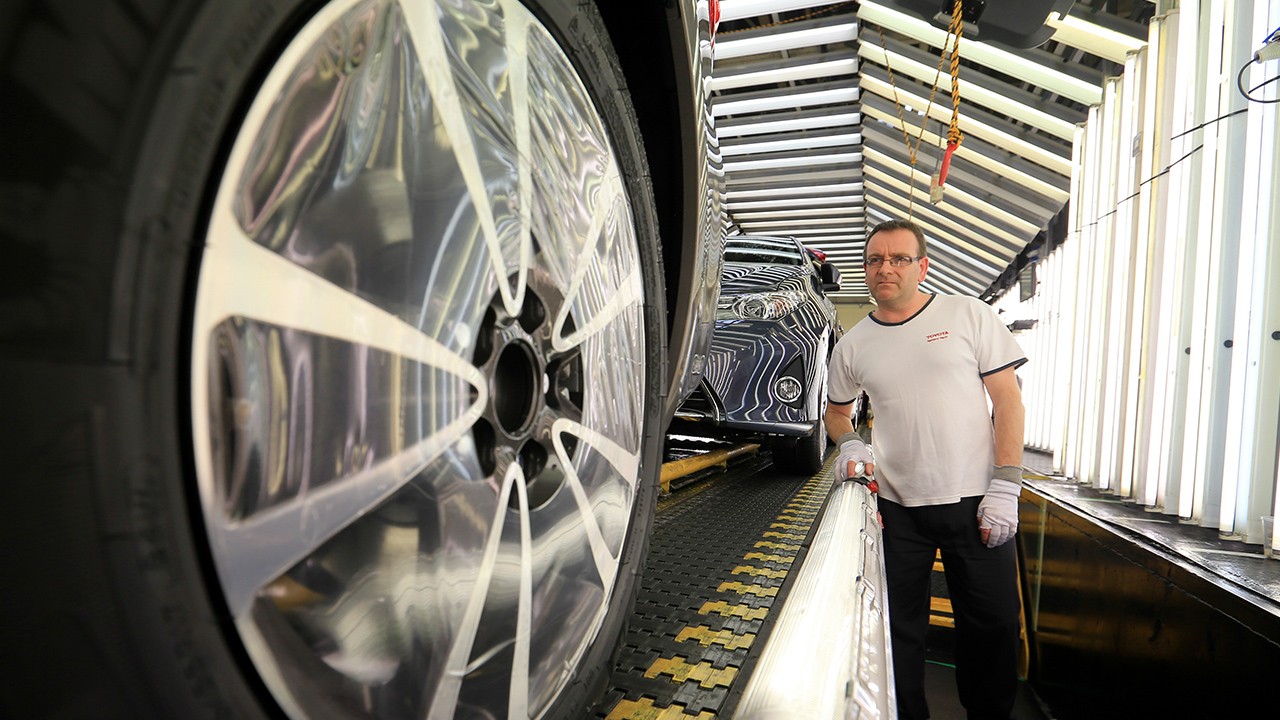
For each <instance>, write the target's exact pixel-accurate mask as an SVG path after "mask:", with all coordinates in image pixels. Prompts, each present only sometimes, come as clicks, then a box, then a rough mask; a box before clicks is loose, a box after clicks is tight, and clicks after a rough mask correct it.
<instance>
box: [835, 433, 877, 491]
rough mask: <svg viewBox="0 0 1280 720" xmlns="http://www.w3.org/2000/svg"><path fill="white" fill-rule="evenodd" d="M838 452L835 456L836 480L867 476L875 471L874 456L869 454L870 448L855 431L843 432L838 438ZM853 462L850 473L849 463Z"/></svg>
mask: <svg viewBox="0 0 1280 720" xmlns="http://www.w3.org/2000/svg"><path fill="white" fill-rule="evenodd" d="M839 445H840V454H839V455H837V456H836V467H835V472H836V480H837V481H844V480H848V479H849V478H851V477H855V478H858V477H869V476H870V475H871V474H872V473H873V472H875V464H876V461H875V458H874V457H872V456H871V448H869V447H867V445H866V443H864V442H862V438H859V437H858V435H857V433H845V434H844V436H843V437H841V438H840V443H839ZM851 462H852V463H854V467H853V469H852V474H851V471H850V468H849V463H851Z"/></svg>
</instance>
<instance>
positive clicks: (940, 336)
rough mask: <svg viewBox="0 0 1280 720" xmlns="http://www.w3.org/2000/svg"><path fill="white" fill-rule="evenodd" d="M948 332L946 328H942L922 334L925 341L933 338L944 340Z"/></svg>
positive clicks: (931, 340)
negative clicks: (938, 330)
mask: <svg viewBox="0 0 1280 720" xmlns="http://www.w3.org/2000/svg"><path fill="white" fill-rule="evenodd" d="M950 334H951V333H950V332H948V331H946V330H943V331H942V332H936V333H929V334H928V335H925V336H924V340H925V342H933V341H934V340H946V339H947V336H948V335H950Z"/></svg>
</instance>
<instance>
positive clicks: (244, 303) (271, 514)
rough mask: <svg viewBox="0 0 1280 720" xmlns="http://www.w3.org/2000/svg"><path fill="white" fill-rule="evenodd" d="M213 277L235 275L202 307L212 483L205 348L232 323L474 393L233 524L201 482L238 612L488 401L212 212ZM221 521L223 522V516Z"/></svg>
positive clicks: (393, 330)
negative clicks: (268, 327) (242, 321)
mask: <svg viewBox="0 0 1280 720" xmlns="http://www.w3.org/2000/svg"><path fill="white" fill-rule="evenodd" d="M203 265H204V267H203V272H205V273H206V274H207V276H208V277H215V278H233V277H234V278H236V281H235V283H234V286H233V284H232V283H230V282H225V283H222V284H221V285H217V284H210V285H211V286H209V287H206V288H205V289H204V290H203V292H202V293H201V296H200V299H199V301H198V302H197V306H196V317H195V337H194V343H193V355H192V370H193V379H194V382H193V384H192V395H193V402H194V408H193V409H194V413H193V417H194V421H195V423H196V424H197V425H201V424H204V426H203V427H196V428H194V429H195V433H194V439H195V445H196V463H197V469H198V470H199V472H200V477H203V478H210V479H211V478H213V476H214V475H213V470H212V447H211V439H210V438H211V431H210V429H209V428H208V427H207V422H208V420H207V418H208V417H209V412H208V408H209V402H210V398H209V382H208V373H209V372H210V368H209V367H208V364H207V358H208V343H209V339H210V337H211V336H212V334H213V330H214V328H215V326H216V325H217V324H218V323H219V322H221V321H222V320H224V319H225V318H227V317H243V318H248V319H252V320H258V321H262V322H265V323H269V324H272V325H276V326H280V327H285V328H290V329H295V330H301V331H305V332H309V333H313V334H316V335H321V336H325V337H331V338H336V339H339V340H345V341H347V342H350V343H353V344H357V345H361V346H365V347H369V348H372V349H376V350H382V351H384V352H387V353H389V354H392V355H395V356H399V357H403V358H406V359H409V360H413V361H416V362H418V363H421V364H422V365H425V366H429V367H434V368H438V369H440V370H443V371H445V372H446V373H449V374H452V375H454V376H457V377H458V378H460V379H461V380H463V381H464V382H465V383H467V384H468V385H470V386H471V387H472V388H474V390H475V399H474V400H473V401H472V402H471V404H470V405H469V406H468V407H467V409H466V410H465V411H464V412H463V413H462V414H461V415H459V416H458V417H456V418H453V419H452V420H450V421H449V422H448V423H447V424H446V425H444V426H443V427H439V428H435V429H434V430H433V432H431V434H430V435H428V436H426V437H424V438H422V439H421V440H419V441H418V442H416V443H414V444H413V445H411V446H409V447H407V448H404V449H403V450H401V451H399V452H397V453H396V454H395V455H392V456H391V457H388V458H387V459H385V460H383V461H382V462H380V463H378V464H377V465H375V466H373V467H371V468H369V469H367V470H365V471H363V472H359V473H356V474H354V475H351V476H349V477H346V478H343V479H341V480H337V481H334V482H331V483H329V484H327V485H324V486H323V487H320V488H317V489H312V490H310V491H308V492H304V493H302V494H300V495H299V496H298V497H297V498H295V499H294V500H292V501H290V502H287V503H284V504H282V505H279V506H277V507H274V508H271V509H269V510H266V511H263V512H261V513H258V514H255V515H253V516H251V517H249V518H246V519H244V520H242V521H239V522H229V521H227V520H226V518H225V516H224V515H223V513H222V511H221V510H220V501H219V497H218V489H217V488H216V487H215V486H214V483H213V482H212V481H211V480H210V481H209V482H204V483H201V487H200V492H201V501H202V502H203V503H204V505H205V508H206V517H207V518H209V519H210V525H211V527H209V528H208V530H209V534H210V539H211V541H212V542H213V543H214V546H215V548H216V549H217V551H218V552H217V555H218V556H219V558H220V564H219V572H220V573H221V574H222V576H223V578H222V579H223V586H224V592H225V594H226V597H227V601H228V604H229V605H230V608H231V611H232V613H233V614H234V615H236V616H237V617H238V616H240V615H241V614H242V613H243V612H244V611H245V610H247V608H248V607H249V604H250V603H251V602H252V600H253V597H254V595H255V594H256V593H257V591H258V590H259V589H261V588H262V587H263V586H265V585H266V584H267V583H269V582H271V581H272V580H273V579H275V578H276V577H278V576H279V575H280V574H281V573H283V572H284V571H285V570H287V569H288V568H289V567H290V566H291V565H292V564H293V563H295V562H297V561H298V560H301V559H302V558H304V557H306V556H307V555H308V554H310V553H311V552H312V551H314V550H315V549H316V548H317V547H319V546H320V545H321V544H323V543H324V541H326V540H328V539H329V538H330V537H332V536H333V535H334V534H336V533H337V532H338V531H339V530H341V529H342V528H344V527H346V526H347V525H349V524H350V523H351V522H353V521H354V520H355V519H357V518H359V517H360V516H362V515H364V514H365V513H366V512H367V511H368V510H369V509H371V508H373V507H375V506H377V505H378V504H379V503H380V502H381V501H382V500H384V499H385V498H386V497H388V496H389V495H391V494H392V493H394V492H395V491H396V490H397V489H399V488H400V487H402V486H403V485H404V484H405V483H406V482H408V481H409V480H410V479H411V478H413V477H414V476H415V475H416V474H417V473H418V472H419V471H420V470H421V469H422V468H423V467H424V466H425V465H426V464H427V463H428V462H430V461H431V459H432V458H434V457H436V456H437V455H439V454H440V453H441V452H442V451H443V450H444V449H446V448H447V447H449V446H450V445H452V444H453V443H454V442H456V441H457V440H458V438H460V437H462V435H463V434H464V433H466V432H467V431H468V430H470V428H471V426H472V425H473V424H474V423H475V421H476V419H477V418H479V417H480V413H481V411H482V409H483V407H484V404H485V403H486V402H487V399H488V384H487V383H486V382H485V379H484V376H483V375H482V374H481V373H480V371H479V370H477V369H476V368H475V367H473V366H472V365H471V364H470V363H468V362H467V361H466V360H464V359H463V358H461V357H459V356H458V355H456V354H455V353H453V352H451V351H449V350H448V349H447V348H445V347H444V346H443V345H441V344H440V343H438V342H437V341H435V340H434V339H432V338H430V337H428V336H426V335H424V334H422V333H421V332H420V331H418V330H417V329H416V328H414V327H413V326H412V325H409V324H407V323H405V322H404V321H402V320H401V319H400V318H398V317H396V316H394V315H392V314H390V313H388V312H386V311H385V310H382V309H381V308H378V307H377V306H375V305H373V304H371V303H369V302H367V301H365V300H364V299H362V298H360V297H358V296H356V295H353V294H351V293H349V292H347V291H345V290H343V289H341V288H339V287H338V286H336V285H333V284H332V283H329V282H328V281H326V280H324V279H322V278H320V277H318V276H316V275H314V274H313V273H311V272H309V271H307V270H305V269H303V268H300V267H298V266H297V265H294V264H293V263H291V262H289V261H288V260H286V259H284V258H282V257H281V256H279V255H277V254H275V253H273V252H271V251H270V250H267V249H266V248H264V247H262V246H260V245H258V244H256V243H254V242H252V241H251V240H249V239H248V238H247V237H244V236H243V235H242V234H241V232H240V230H239V226H238V225H237V224H236V222H235V220H234V218H232V217H231V216H230V214H228V213H226V212H222V213H215V215H214V217H213V218H212V221H211V227H210V234H209V242H208V246H207V247H206V249H205V255H204V259H203ZM219 519H221V520H219Z"/></svg>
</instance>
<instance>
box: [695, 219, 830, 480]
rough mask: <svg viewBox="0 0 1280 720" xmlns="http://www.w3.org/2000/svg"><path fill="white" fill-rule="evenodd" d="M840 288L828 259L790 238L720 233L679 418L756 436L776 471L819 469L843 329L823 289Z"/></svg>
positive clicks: (717, 429)
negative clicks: (710, 297)
mask: <svg viewBox="0 0 1280 720" xmlns="http://www.w3.org/2000/svg"><path fill="white" fill-rule="evenodd" d="M839 288H840V278H839V271H838V270H836V268H835V266H834V265H832V264H830V263H825V262H820V261H818V259H817V258H816V257H815V256H814V255H813V254H811V253H810V252H808V251H807V250H806V249H805V248H804V246H803V245H801V244H800V243H799V242H798V241H796V240H795V239H794V238H789V237H765V236H748V235H739V236H732V237H729V238H727V239H726V241H725V253H724V270H723V273H722V275H721V284H720V300H719V303H718V305H717V312H716V326H715V334H714V336H713V339H712V345H711V351H710V353H709V355H708V357H707V363H706V367H705V370H704V373H703V380H702V384H701V386H700V387H699V388H698V390H697V391H696V392H695V393H694V394H693V395H692V396H691V397H690V398H689V399H688V400H686V402H685V403H684V404H683V405H682V407H681V408H680V410H679V411H678V413H677V417H678V418H680V419H681V420H684V421H690V422H694V423H697V424H698V425H699V426H700V427H701V428H702V429H703V430H705V431H709V432H710V433H711V434H716V435H721V436H740V437H759V438H760V439H762V440H764V441H765V442H766V443H767V444H768V445H769V446H770V447H771V449H772V451H773V455H774V463H775V464H776V465H778V466H779V467H780V468H781V469H783V470H786V471H791V472H797V473H812V472H816V471H817V470H818V468H819V467H821V465H822V460H823V457H824V455H825V453H826V447H827V438H826V430H825V427H824V424H823V422H822V415H823V412H824V411H825V409H826V395H827V358H828V356H829V354H830V352H831V349H832V347H834V346H835V343H836V340H838V339H839V337H840V335H841V333H842V329H841V327H840V324H839V321H838V320H837V318H836V309H835V305H834V304H832V302H831V300H830V299H829V298H827V296H826V292H827V291H831V290H838V289H839Z"/></svg>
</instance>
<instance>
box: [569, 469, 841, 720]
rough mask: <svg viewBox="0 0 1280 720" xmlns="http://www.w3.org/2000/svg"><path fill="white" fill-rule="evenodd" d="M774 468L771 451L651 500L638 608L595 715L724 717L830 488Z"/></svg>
mask: <svg viewBox="0 0 1280 720" xmlns="http://www.w3.org/2000/svg"><path fill="white" fill-rule="evenodd" d="M832 482H833V480H832V476H831V470H830V462H828V464H827V466H825V467H824V468H823V470H822V471H821V472H819V473H818V474H817V475H815V476H814V477H812V478H807V477H803V476H799V477H797V476H792V475H781V474H779V473H777V471H775V470H774V469H773V466H772V464H771V462H770V461H769V458H768V455H767V454H763V455H760V456H756V457H754V458H752V459H750V460H746V461H743V462H741V463H740V464H739V465H737V466H736V467H732V468H730V469H729V470H728V471H727V472H725V473H724V474H722V475H720V476H718V477H716V478H714V479H710V480H707V481H705V482H703V483H701V484H699V485H696V486H692V487H688V488H685V489H684V490H681V491H679V492H677V493H675V494H673V495H671V496H669V497H667V498H665V499H664V500H663V501H662V502H660V503H659V505H658V512H657V517H656V521H655V522H656V529H655V532H654V536H653V539H652V545H651V548H650V551H649V561H648V564H647V566H646V569H645V573H644V578H643V584H642V587H641V591H640V594H639V597H638V599H637V602H636V608H635V613H634V615H633V617H632V620H631V623H630V627H629V630H628V632H627V636H626V640H625V644H624V646H623V648H622V650H621V653H620V655H619V660H618V664H617V667H616V668H615V670H614V674H613V677H612V687H611V688H610V689H609V690H608V692H607V693H606V695H605V697H604V699H603V700H602V701H601V702H600V704H599V705H598V706H597V708H596V711H595V713H594V716H595V717H598V718H608V719H609V720H622V719H624V718H633V719H637V720H638V719H640V718H646V719H657V718H662V719H664V720H675V719H676V718H685V717H692V718H699V720H708V719H709V718H714V717H730V716H731V714H732V707H731V705H732V704H733V703H734V702H735V701H736V698H737V697H738V695H740V694H741V692H742V689H743V687H744V686H745V684H746V676H745V674H746V672H747V671H748V670H749V668H750V665H751V663H752V662H753V659H754V657H755V654H758V651H759V648H760V647H761V646H762V644H763V639H764V635H765V634H766V633H767V631H768V628H769V626H770V623H771V619H770V611H771V609H773V608H774V607H775V606H777V605H778V604H779V603H780V602H781V600H782V596H783V595H784V594H785V589H786V582H787V577H788V573H789V571H791V570H792V569H793V568H792V565H793V563H795V561H796V559H797V556H798V555H799V554H800V553H801V546H802V543H803V541H804V540H805V538H806V535H807V534H808V533H809V531H810V528H811V527H812V526H813V525H814V523H815V520H816V518H817V517H818V514H819V511H820V510H821V508H822V504H823V502H824V501H825V500H826V497H827V495H828V493H829V491H830V488H831V484H832Z"/></svg>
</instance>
